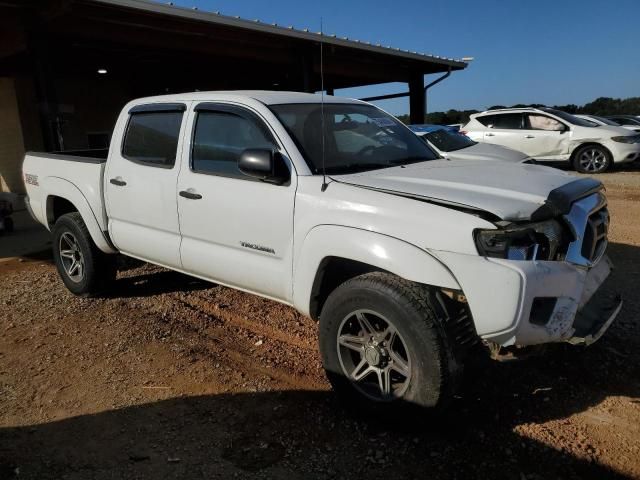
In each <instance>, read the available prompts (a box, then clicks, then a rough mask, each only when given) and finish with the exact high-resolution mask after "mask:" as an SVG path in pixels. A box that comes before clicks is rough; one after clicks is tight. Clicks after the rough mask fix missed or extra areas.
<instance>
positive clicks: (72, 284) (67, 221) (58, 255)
mask: <svg viewBox="0 0 640 480" xmlns="http://www.w3.org/2000/svg"><path fill="white" fill-rule="evenodd" d="M52 234H53V258H54V261H55V264H56V268H57V269H58V274H59V275H60V278H62V281H63V282H64V284H65V286H66V287H67V288H68V289H69V291H71V292H72V293H74V294H76V295H81V296H92V295H96V294H98V293H101V292H103V291H105V290H106V289H107V288H108V287H109V286H110V284H111V283H112V282H113V280H114V279H115V277H116V257H115V255H107V254H105V253H104V252H102V251H101V250H100V249H98V247H97V246H96V244H95V243H94V242H93V240H92V238H91V234H90V233H89V230H88V229H87V226H86V225H85V223H84V220H82V216H81V215H80V214H79V213H78V212H73V213H67V214H65V215H62V216H61V217H60V218H58V220H57V221H56V223H55V225H54V226H53V230H52ZM72 240H73V241H74V242H75V248H73V246H72V245H71V243H69V242H71V241H72ZM71 252H73V253H71ZM71 255H72V256H73V258H70V256H71ZM74 261H75V262H77V263H81V264H82V266H81V268H80V267H77V266H76V268H75V269H74V270H71V273H70V271H69V270H70V268H69V267H72V266H73V265H74V263H73V262H74Z"/></svg>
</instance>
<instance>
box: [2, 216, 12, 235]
mask: <svg viewBox="0 0 640 480" xmlns="http://www.w3.org/2000/svg"><path fill="white" fill-rule="evenodd" d="M4 229H5V231H6V232H7V233H13V219H12V218H11V217H6V218H5V219H4Z"/></svg>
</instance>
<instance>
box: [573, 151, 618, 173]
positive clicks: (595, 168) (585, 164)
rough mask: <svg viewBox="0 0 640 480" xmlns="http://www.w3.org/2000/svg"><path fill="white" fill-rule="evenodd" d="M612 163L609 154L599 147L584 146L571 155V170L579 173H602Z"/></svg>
mask: <svg viewBox="0 0 640 480" xmlns="http://www.w3.org/2000/svg"><path fill="white" fill-rule="evenodd" d="M612 163H613V159H612V158H611V152H609V150H607V149H606V148H604V147H603V146H601V145H585V146H584V147H580V148H579V149H578V150H576V153H575V154H574V155H573V168H574V169H575V170H576V171H577V172H580V173H603V172H606V171H607V170H608V169H609V167H611V164H612Z"/></svg>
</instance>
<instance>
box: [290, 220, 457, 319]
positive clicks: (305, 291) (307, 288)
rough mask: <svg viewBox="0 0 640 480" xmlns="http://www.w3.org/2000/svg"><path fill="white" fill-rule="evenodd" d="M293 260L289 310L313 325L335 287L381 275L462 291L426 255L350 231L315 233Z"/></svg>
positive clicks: (386, 238) (373, 234) (403, 244)
mask: <svg viewBox="0 0 640 480" xmlns="http://www.w3.org/2000/svg"><path fill="white" fill-rule="evenodd" d="M296 258H297V260H296V262H295V264H294V265H295V268H294V272H293V304H294V305H295V306H296V308H297V309H298V310H300V311H301V312H302V313H304V314H306V315H309V316H310V317H312V318H314V319H317V318H318V316H319V313H320V311H321V309H322V306H323V304H324V301H325V300H326V298H327V297H328V295H329V294H330V293H331V291H333V289H335V287H337V286H338V285H340V284H341V283H343V282H344V281H346V280H348V279H350V278H353V277H355V276H358V275H361V274H363V273H369V272H373V271H381V272H387V273H391V274H394V275H397V276H399V277H401V278H404V279H406V280H409V281H414V282H417V283H422V284H425V285H431V286H435V287H441V288H447V289H452V290H459V289H460V286H459V284H458V282H457V280H456V279H455V277H454V276H453V274H452V273H451V272H450V271H449V270H448V269H447V268H446V266H445V265H444V264H442V263H441V262H440V261H439V260H438V259H436V258H435V257H433V256H432V255H431V254H429V253H428V252H427V251H425V250H423V249H421V248H418V247H417V246H415V245H413V244H410V243H408V242H405V241H403V240H400V239H397V238H395V237H390V236H387V235H383V234H380V233H376V232H371V231H368V230H362V229H358V228H353V227H344V226H337V225H321V226H318V227H315V228H314V229H312V230H311V231H310V232H309V233H308V234H307V236H306V238H305V239H304V241H303V245H302V246H301V247H300V250H299V251H298V254H297V256H296Z"/></svg>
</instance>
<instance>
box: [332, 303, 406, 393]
mask: <svg viewBox="0 0 640 480" xmlns="http://www.w3.org/2000/svg"><path fill="white" fill-rule="evenodd" d="M337 342H338V345H337V346H338V357H339V360H340V366H341V367H342V371H343V374H344V375H345V376H346V378H348V379H349V380H350V381H351V382H352V383H353V385H354V386H355V387H356V388H357V389H358V390H359V391H360V392H361V393H363V394H364V395H365V396H367V397H369V398H370V399H372V400H376V401H383V402H388V401H391V400H394V399H397V398H400V397H402V396H403V395H404V394H405V392H406V391H407V389H408V387H409V383H410V379H411V358H410V355H409V351H408V349H407V344H406V342H405V341H404V339H403V338H402V336H401V335H400V332H398V330H397V329H396V327H395V326H394V325H393V323H392V322H391V321H390V320H389V319H387V318H385V317H384V316H382V315H381V314H379V313H377V312H373V311H371V310H357V311H355V312H352V313H350V314H349V315H347V316H346V317H345V318H344V319H343V320H342V323H341V325H340V328H339V329H338V338H337Z"/></svg>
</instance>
